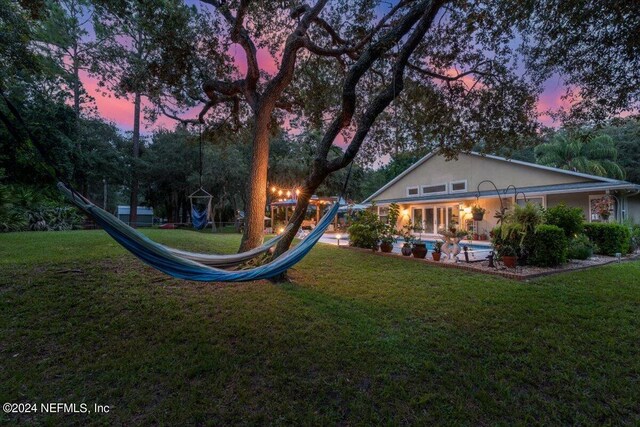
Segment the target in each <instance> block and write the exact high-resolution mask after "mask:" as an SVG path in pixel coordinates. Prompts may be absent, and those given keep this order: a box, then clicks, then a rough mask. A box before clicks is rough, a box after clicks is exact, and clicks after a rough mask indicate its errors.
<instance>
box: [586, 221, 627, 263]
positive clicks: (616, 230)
mask: <svg viewBox="0 0 640 427" xmlns="http://www.w3.org/2000/svg"><path fill="white" fill-rule="evenodd" d="M584 234H586V235H587V236H588V237H589V240H591V241H592V242H593V243H594V244H595V245H596V246H597V247H598V251H597V252H596V253H598V254H601V255H610V256H613V255H615V254H616V253H618V252H619V253H621V254H626V253H628V252H629V247H630V245H631V232H630V231H629V227H626V226H624V225H622V224H615V223H608V222H604V223H599V222H591V223H587V224H585V225H584Z"/></svg>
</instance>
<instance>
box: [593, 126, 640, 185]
mask: <svg viewBox="0 0 640 427" xmlns="http://www.w3.org/2000/svg"><path fill="white" fill-rule="evenodd" d="M599 132H601V133H603V134H606V135H609V136H610V137H611V138H612V139H613V142H614V144H615V146H616V149H617V150H618V163H619V164H620V166H621V167H622V168H623V169H624V171H625V175H626V179H627V180H628V181H631V182H635V183H637V184H640V118H639V117H637V116H636V117H627V118H624V119H614V120H612V121H610V122H609V123H608V124H607V126H605V127H603V128H602V129H601V130H599Z"/></svg>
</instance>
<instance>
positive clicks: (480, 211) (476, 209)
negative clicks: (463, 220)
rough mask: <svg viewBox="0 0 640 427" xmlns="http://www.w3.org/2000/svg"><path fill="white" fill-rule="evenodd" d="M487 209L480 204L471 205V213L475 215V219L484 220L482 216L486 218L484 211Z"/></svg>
mask: <svg viewBox="0 0 640 427" xmlns="http://www.w3.org/2000/svg"><path fill="white" fill-rule="evenodd" d="M486 211H487V210H486V209H485V208H482V207H480V206H478V205H473V206H472V207H471V214H472V215H473V220H474V221H482V218H484V213H485V212H486Z"/></svg>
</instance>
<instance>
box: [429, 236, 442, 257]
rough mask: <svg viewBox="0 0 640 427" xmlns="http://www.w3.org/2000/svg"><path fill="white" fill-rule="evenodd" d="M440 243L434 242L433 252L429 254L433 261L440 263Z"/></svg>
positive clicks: (439, 241) (438, 241)
mask: <svg viewBox="0 0 640 427" xmlns="http://www.w3.org/2000/svg"><path fill="white" fill-rule="evenodd" d="M442 243H443V242H442V241H441V240H436V242H435V243H434V245H433V251H432V252H431V256H432V257H433V260H434V261H440V255H442Z"/></svg>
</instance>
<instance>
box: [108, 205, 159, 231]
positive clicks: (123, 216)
mask: <svg viewBox="0 0 640 427" xmlns="http://www.w3.org/2000/svg"><path fill="white" fill-rule="evenodd" d="M130 212H131V208H130V207H129V205H126V206H125V205H118V210H117V212H116V216H117V217H118V219H119V220H120V221H122V222H124V223H125V224H129V213H130ZM136 213H137V214H138V219H137V221H136V223H135V224H129V225H132V226H135V227H151V226H152V225H153V208H149V207H146V206H138V207H137V208H136Z"/></svg>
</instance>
